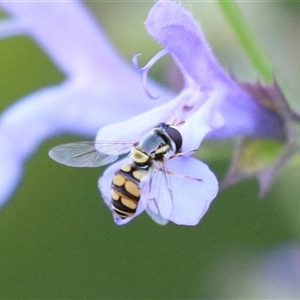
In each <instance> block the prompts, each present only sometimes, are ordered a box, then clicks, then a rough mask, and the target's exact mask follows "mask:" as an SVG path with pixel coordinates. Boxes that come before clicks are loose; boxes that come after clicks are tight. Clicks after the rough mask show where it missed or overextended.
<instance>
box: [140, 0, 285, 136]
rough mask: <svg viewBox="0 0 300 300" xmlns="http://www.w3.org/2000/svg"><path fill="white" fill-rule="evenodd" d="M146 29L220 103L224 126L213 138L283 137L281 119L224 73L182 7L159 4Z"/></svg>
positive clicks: (195, 25) (212, 134)
mask: <svg viewBox="0 0 300 300" xmlns="http://www.w3.org/2000/svg"><path fill="white" fill-rule="evenodd" d="M146 27H147V30H148V33H149V34H150V35H151V36H152V37H153V38H155V39H156V40H157V41H158V42H159V43H161V44H162V45H163V46H164V47H165V48H166V49H167V50H168V51H169V52H170V54H172V56H173V57H174V59H175V61H176V63H177V64H178V65H179V67H181V69H184V71H185V72H186V73H187V74H188V75H189V76H190V77H191V78H192V79H193V80H194V81H195V83H197V84H198V85H199V86H200V89H201V91H202V92H204V93H207V99H208V98H210V97H214V98H215V100H216V101H217V102H218V106H219V107H218V112H219V116H221V119H222V120H223V124H224V126H222V127H218V129H217V130H214V131H212V132H211V134H210V137H212V138H228V137H233V136H237V135H248V136H256V137H271V138H274V137H275V138H276V137H277V138H278V137H279V138H280V137H282V136H283V132H282V120H281V118H279V116H278V115H277V114H276V113H274V112H271V111H270V110H268V109H266V108H265V107H263V106H262V105H261V104H259V103H258V101H257V100H256V99H254V98H252V97H251V96H250V95H249V94H248V93H247V92H245V91H244V90H243V89H242V88H240V87H239V86H238V84H237V83H236V82H235V81H234V80H233V79H232V78H230V76H229V75H228V74H227V73H226V72H225V71H224V70H223V69H222V67H221V66H220V64H219V63H218V61H217V59H216V58H215V56H214V55H213V53H212V51H211V49H210V47H209V45H208V43H207V41H206V40H205V38H204V35H203V33H202V31H201V29H200V27H199V26H198V24H197V23H196V22H195V21H194V19H193V18H192V16H191V15H190V14H189V13H188V12H187V11H186V10H185V9H184V8H183V7H182V6H181V5H180V4H178V3H174V2H172V1H168V0H161V1H158V2H157V3H156V4H155V5H154V6H153V8H152V9H151V10H150V12H149V15H148V18H147V20H146ZM183 73H184V72H183ZM211 93H213V95H211Z"/></svg>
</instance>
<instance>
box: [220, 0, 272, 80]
mask: <svg viewBox="0 0 300 300" xmlns="http://www.w3.org/2000/svg"><path fill="white" fill-rule="evenodd" d="M218 3H219V6H220V8H221V9H222V11H223V13H224V15H225V16H226V18H227V20H228V22H229V24H230V25H231V27H232V29H233V30H234V32H235V34H236V35H237V37H238V39H239V41H240V43H241V45H242V46H243V47H244V50H245V51H246V53H247V55H248V57H249V59H250V61H251V62H252V64H253V66H254V67H255V68H256V70H257V72H258V74H259V75H260V77H261V79H262V80H263V81H264V82H265V83H270V82H271V81H272V79H273V68H272V66H271V64H270V62H269V59H268V58H267V55H266V54H265V52H264V51H263V50H262V49H261V48H260V47H259V45H258V42H257V41H256V39H255V38H254V36H253V33H252V31H251V29H250V27H249V26H248V25H247V23H246V22H245V20H244V17H243V15H242V12H241V11H240V9H239V7H238V5H237V4H236V3H235V2H234V1H224V0H218Z"/></svg>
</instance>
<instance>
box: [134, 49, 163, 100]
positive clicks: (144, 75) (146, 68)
mask: <svg viewBox="0 0 300 300" xmlns="http://www.w3.org/2000/svg"><path fill="white" fill-rule="evenodd" d="M167 53H168V51H167V50H166V49H162V50H161V51H159V52H158V53H156V54H155V55H154V56H153V57H152V58H151V59H150V60H149V62H148V63H147V64H146V65H145V66H144V67H140V66H139V63H138V60H137V58H138V56H140V55H141V53H137V54H135V55H134V56H133V58H132V63H133V65H134V66H135V67H136V68H137V69H138V70H140V71H141V72H142V85H143V89H144V91H145V93H146V95H147V96H148V97H149V98H151V99H158V98H159V97H160V94H158V95H157V96H154V95H152V94H151V93H150V92H149V89H148V85H147V79H148V72H149V70H150V69H151V67H152V66H153V65H154V64H155V63H156V62H157V61H158V60H159V59H160V58H161V57H163V56H164V55H165V54H167Z"/></svg>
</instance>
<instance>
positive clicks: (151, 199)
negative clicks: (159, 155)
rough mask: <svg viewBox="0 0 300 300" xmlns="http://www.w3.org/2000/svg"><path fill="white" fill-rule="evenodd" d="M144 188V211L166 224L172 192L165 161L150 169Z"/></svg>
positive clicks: (160, 223)
mask: <svg viewBox="0 0 300 300" xmlns="http://www.w3.org/2000/svg"><path fill="white" fill-rule="evenodd" d="M144 188H145V189H146V191H145V198H146V199H145V201H147V205H146V203H145V206H146V212H147V213H148V215H149V216H150V217H151V218H152V219H153V220H154V221H155V222H156V223H158V224H159V225H166V224H167V223H168V220H169V218H170V216H171V214H172V210H173V194H172V186H171V181H170V178H169V174H168V172H167V169H166V165H165V162H162V163H161V164H159V165H158V166H157V167H155V168H154V169H153V170H152V171H151V173H150V174H149V176H148V179H147V183H146V184H145V187H144Z"/></svg>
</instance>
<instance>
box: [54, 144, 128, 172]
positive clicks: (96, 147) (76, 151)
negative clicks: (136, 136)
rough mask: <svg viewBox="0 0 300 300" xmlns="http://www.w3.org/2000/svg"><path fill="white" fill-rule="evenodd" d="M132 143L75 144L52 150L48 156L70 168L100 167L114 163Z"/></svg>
mask: <svg viewBox="0 0 300 300" xmlns="http://www.w3.org/2000/svg"><path fill="white" fill-rule="evenodd" d="M133 144H134V143H132V142H128V143H127V142H88V141H83V142H75V143H69V144H62V145H59V146H56V147H54V148H52V149H51V150H50V151H49V156H50V157H51V158H52V159H53V160H55V161H56V162H58V163H61V164H63V165H66V166H70V167H90V168H92V167H100V166H104V165H107V164H110V163H112V162H114V161H116V160H117V159H118V157H119V154H122V153H126V152H129V151H130V148H131V147H132V146H133Z"/></svg>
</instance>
